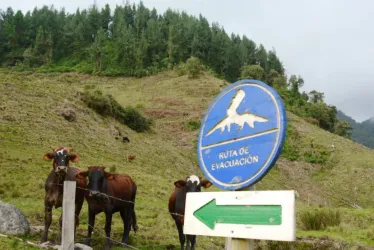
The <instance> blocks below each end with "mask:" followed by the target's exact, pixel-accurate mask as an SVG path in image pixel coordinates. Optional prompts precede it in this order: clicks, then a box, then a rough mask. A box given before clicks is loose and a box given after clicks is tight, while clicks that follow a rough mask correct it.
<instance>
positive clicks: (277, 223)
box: [184, 190, 296, 241]
mask: <svg viewBox="0 0 374 250" xmlns="http://www.w3.org/2000/svg"><path fill="white" fill-rule="evenodd" d="M184 216H185V218H184V234H192V235H206V236H221V237H233V238H246V239H260V240H279V241H294V240H295V238H296V214H295V192H294V191H293V190H290V191H288V190H287V191H235V192H199V193H187V197H186V210H185V215H184Z"/></svg>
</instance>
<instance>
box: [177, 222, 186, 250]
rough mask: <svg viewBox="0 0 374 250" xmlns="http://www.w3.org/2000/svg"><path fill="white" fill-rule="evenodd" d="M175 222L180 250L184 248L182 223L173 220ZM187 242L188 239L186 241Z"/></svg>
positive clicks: (184, 239)
mask: <svg viewBox="0 0 374 250" xmlns="http://www.w3.org/2000/svg"><path fill="white" fill-rule="evenodd" d="M175 224H176V225H177V229H178V234H179V242H180V244H181V250H184V242H185V241H186V237H185V236H184V234H183V225H182V223H181V222H180V221H178V220H177V221H175ZM187 244H188V241H187Z"/></svg>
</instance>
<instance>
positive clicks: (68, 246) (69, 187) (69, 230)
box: [61, 181, 77, 250]
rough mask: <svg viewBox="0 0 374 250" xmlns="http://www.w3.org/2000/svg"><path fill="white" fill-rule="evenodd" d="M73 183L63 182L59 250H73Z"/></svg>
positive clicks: (74, 185) (74, 184) (74, 183)
mask: <svg viewBox="0 0 374 250" xmlns="http://www.w3.org/2000/svg"><path fill="white" fill-rule="evenodd" d="M76 185H77V183H76V182H75V181H64V198H63V202H62V239H61V250H74V224H75V214H74V213H75V187H76Z"/></svg>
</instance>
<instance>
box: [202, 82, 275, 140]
mask: <svg viewBox="0 0 374 250" xmlns="http://www.w3.org/2000/svg"><path fill="white" fill-rule="evenodd" d="M244 97H245V91H244V90H242V89H239V90H238V91H237V93H236V95H235V96H234V98H233V99H232V101H231V105H230V107H229V108H228V109H227V111H226V115H227V116H226V117H225V118H224V119H223V120H221V121H220V122H218V123H217V124H216V125H215V126H214V127H213V128H212V129H211V130H209V132H208V133H207V134H206V136H208V135H210V134H212V133H213V132H214V131H216V130H218V129H220V130H221V133H222V132H223V131H225V127H226V126H227V131H228V132H230V126H231V124H236V125H238V126H239V129H238V130H242V129H243V127H244V124H245V123H247V124H248V125H249V126H250V127H251V128H254V127H255V122H267V121H268V120H269V119H267V118H264V117H261V116H258V115H255V114H252V113H249V112H245V113H243V114H238V113H237V112H236V110H237V109H238V107H239V105H240V103H241V102H242V101H243V99H244Z"/></svg>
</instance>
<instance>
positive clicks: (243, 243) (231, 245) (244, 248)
mask: <svg viewBox="0 0 374 250" xmlns="http://www.w3.org/2000/svg"><path fill="white" fill-rule="evenodd" d="M255 189H256V188H255V185H253V186H250V187H245V188H242V189H238V190H237V191H246V190H248V191H251V190H252V191H253V190H255ZM254 249H255V241H254V240H253V239H240V238H226V241H225V250H254Z"/></svg>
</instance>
